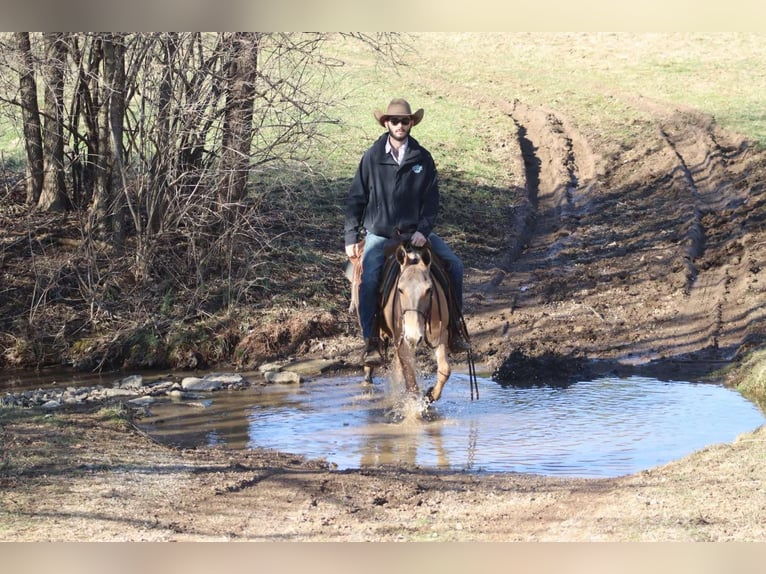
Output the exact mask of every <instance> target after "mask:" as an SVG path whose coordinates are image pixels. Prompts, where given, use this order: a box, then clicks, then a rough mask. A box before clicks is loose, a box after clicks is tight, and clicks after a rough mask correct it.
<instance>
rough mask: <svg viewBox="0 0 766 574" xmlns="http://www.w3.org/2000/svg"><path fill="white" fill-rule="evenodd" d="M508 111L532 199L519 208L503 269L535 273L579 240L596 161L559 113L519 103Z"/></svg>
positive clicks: (513, 104)
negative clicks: (580, 220)
mask: <svg viewBox="0 0 766 574" xmlns="http://www.w3.org/2000/svg"><path fill="white" fill-rule="evenodd" d="M503 111H504V112H505V113H507V114H508V115H509V116H510V118H511V119H512V120H513V122H514V124H515V126H516V131H517V140H518V142H519V149H520V154H521V161H522V162H523V165H524V173H525V179H526V197H525V200H524V202H523V204H522V205H519V206H516V207H515V209H514V220H513V223H512V224H513V226H514V228H515V229H516V230H517V231H516V234H515V237H514V239H513V241H512V243H511V245H509V249H508V252H507V255H506V258H505V261H504V262H503V268H504V269H505V270H506V271H509V270H510V269H511V267H513V268H514V271H516V272H523V271H530V270H533V269H535V268H538V267H541V266H543V267H544V266H548V265H550V264H551V260H552V259H554V258H555V257H556V255H557V254H558V253H559V252H560V251H561V250H562V249H563V248H565V247H568V246H571V245H572V243H573V242H574V241H575V240H574V237H573V235H572V233H573V231H574V228H575V227H576V225H577V221H578V205H580V204H581V203H582V202H583V197H584V196H585V195H587V190H588V188H589V186H590V185H591V183H590V180H591V179H592V178H593V172H594V165H595V162H594V161H593V156H592V153H591V152H590V150H589V148H588V147H587V144H586V142H585V141H584V139H583V138H581V137H580V136H579V134H577V132H576V131H575V130H573V129H572V128H571V127H570V126H569V125H568V123H567V122H566V120H564V119H562V118H561V117H559V116H558V115H557V114H556V113H555V112H553V111H551V110H547V109H544V108H542V107H533V106H529V105H527V104H525V103H523V102H521V101H519V100H515V101H513V102H512V103H507V104H505V105H504V106H503ZM581 156H582V157H584V158H585V161H584V162H583V161H580V160H579V158H580V157H581ZM583 165H584V167H583Z"/></svg>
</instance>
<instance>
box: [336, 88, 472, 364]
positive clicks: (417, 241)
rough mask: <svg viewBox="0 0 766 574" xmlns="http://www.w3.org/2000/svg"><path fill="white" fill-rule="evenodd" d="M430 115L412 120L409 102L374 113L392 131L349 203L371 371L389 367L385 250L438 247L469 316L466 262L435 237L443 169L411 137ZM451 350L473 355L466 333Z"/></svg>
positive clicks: (460, 332) (375, 148)
mask: <svg viewBox="0 0 766 574" xmlns="http://www.w3.org/2000/svg"><path fill="white" fill-rule="evenodd" d="M423 115H424V111H423V109H422V108H421V109H419V110H417V111H416V112H415V113H412V110H411V108H410V104H409V103H407V101H405V100H403V99H394V100H391V102H390V103H389V105H388V108H387V110H386V112H385V113H383V112H381V111H377V110H376V111H375V112H374V116H375V119H376V120H377V121H378V123H379V124H380V125H381V127H383V128H385V129H386V132H384V133H383V134H382V135H381V136H380V137H379V138H378V139H377V140H376V141H375V142H374V143H373V144H372V146H371V147H370V148H369V149H368V150H367V151H366V152H365V153H364V155H363V156H362V159H361V161H360V162H359V166H358V168H357V171H356V174H355V176H354V180H353V183H352V184H351V188H350V190H349V192H348V197H347V200H346V214H345V229H344V236H345V245H346V255H347V256H348V257H349V259H350V260H351V261H358V262H359V264H360V265H361V267H360V273H361V277H360V282H359V289H358V313H359V322H360V326H361V329H362V336H363V337H364V341H365V349H364V353H363V355H362V362H363V364H364V365H366V366H376V365H380V364H381V363H382V362H383V358H382V355H381V349H380V339H379V332H378V329H379V324H378V321H379V319H380V316H379V309H378V307H379V292H380V285H381V275H382V271H383V267H384V263H385V260H386V255H385V245H386V242H389V241H390V240H391V239H396V238H398V237H399V236H400V235H401V236H402V237H404V238H408V239H409V244H410V245H411V246H412V247H415V248H420V247H423V246H425V245H426V243H428V244H429V245H430V249H431V250H432V251H433V253H434V254H436V255H437V256H438V258H440V259H441V260H442V261H443V262H444V267H445V269H446V272H447V275H448V276H449V280H450V284H451V289H452V292H453V295H454V296H453V302H454V304H455V306H456V311H457V316H462V315H461V313H462V304H463V263H462V261H461V260H460V258H459V257H458V256H457V255H455V253H454V252H453V251H452V250H451V249H450V247H449V246H448V245H447V244H446V243H445V242H444V240H442V239H441V238H440V237H439V236H438V235H437V234H436V233H434V232H433V228H434V226H435V224H436V217H437V213H438V210H439V184H438V179H437V174H436V165H435V163H434V160H433V158H432V156H431V154H430V153H429V152H428V150H427V149H426V148H424V147H423V146H421V145H420V143H419V142H418V141H417V140H416V139H415V138H413V137H412V136H411V135H410V131H411V129H412V127H413V126H416V125H417V124H419V123H420V121H421V120H422V119H423ZM449 346H450V349H451V350H452V351H453V352H461V351H468V350H470V344H469V342H468V340H467V338H466V336H465V330H464V329H454V330H453V332H452V333H451V337H450V341H449Z"/></svg>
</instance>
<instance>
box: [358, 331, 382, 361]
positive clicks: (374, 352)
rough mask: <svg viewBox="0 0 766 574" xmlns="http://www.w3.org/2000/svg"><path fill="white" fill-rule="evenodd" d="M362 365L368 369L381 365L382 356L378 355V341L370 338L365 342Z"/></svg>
mask: <svg viewBox="0 0 766 574" xmlns="http://www.w3.org/2000/svg"><path fill="white" fill-rule="evenodd" d="M362 363H363V364H365V365H367V366H368V367H377V366H379V365H382V364H383V355H381V354H380V339H375V338H370V339H367V340H366V342H365V347H364V353H362Z"/></svg>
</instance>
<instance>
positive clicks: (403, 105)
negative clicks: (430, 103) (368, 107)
mask: <svg viewBox="0 0 766 574" xmlns="http://www.w3.org/2000/svg"><path fill="white" fill-rule="evenodd" d="M424 113H425V112H424V111H423V108H420V109H419V110H418V111H417V112H415V113H414V114H413V113H412V109H411V108H410V104H409V103H408V102H407V100H403V99H402V98H394V99H393V100H391V103H389V104H388V109H387V110H386V113H383V112H381V111H380V110H375V111H374V112H373V114H374V115H375V119H376V120H378V123H379V124H380V125H381V126H383V127H386V122H387V121H388V118H390V117H398V118H402V117H405V116H409V117H410V118H411V119H412V125H413V126H416V125H418V124H419V123H420V120H422V119H423V114H424Z"/></svg>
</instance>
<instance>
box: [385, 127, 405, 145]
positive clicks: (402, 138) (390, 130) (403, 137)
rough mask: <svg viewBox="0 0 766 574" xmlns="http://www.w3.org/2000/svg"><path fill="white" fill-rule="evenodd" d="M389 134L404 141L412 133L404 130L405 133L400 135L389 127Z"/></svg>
mask: <svg viewBox="0 0 766 574" xmlns="http://www.w3.org/2000/svg"><path fill="white" fill-rule="evenodd" d="M388 135H389V136H391V137H392V138H393V139H395V140H396V141H398V142H403V141H404V140H406V139H407V137H408V136H409V135H410V134H409V132H406V131H405V132H404V134H403V135H401V136H399V135H396V134H395V133H394V130H393V129H392V128H388Z"/></svg>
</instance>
